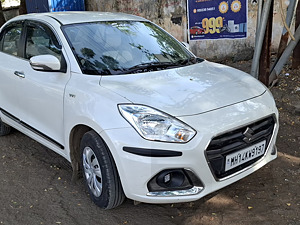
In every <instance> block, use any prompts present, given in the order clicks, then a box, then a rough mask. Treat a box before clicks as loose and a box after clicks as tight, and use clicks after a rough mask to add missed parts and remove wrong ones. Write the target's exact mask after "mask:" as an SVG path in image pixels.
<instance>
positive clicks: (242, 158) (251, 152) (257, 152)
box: [225, 141, 266, 171]
mask: <svg viewBox="0 0 300 225" xmlns="http://www.w3.org/2000/svg"><path fill="white" fill-rule="evenodd" d="M265 149H266V141H261V142H259V143H257V144H255V145H252V146H250V147H247V148H244V149H242V150H240V151H238V152H235V153H232V154H230V155H227V156H226V162H225V171H228V170H231V169H233V168H235V167H237V166H239V165H242V164H243V163H246V162H249V161H250V160H252V159H255V158H257V157H259V156H261V155H263V154H264V153H265Z"/></svg>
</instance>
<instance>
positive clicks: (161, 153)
mask: <svg viewBox="0 0 300 225" xmlns="http://www.w3.org/2000/svg"><path fill="white" fill-rule="evenodd" d="M123 151H125V152H129V153H132V154H135V155H140V156H146V157H177V156H182V152H178V151H171V150H160V149H146V148H134V147H123Z"/></svg>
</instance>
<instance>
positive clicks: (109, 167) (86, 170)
mask: <svg viewBox="0 0 300 225" xmlns="http://www.w3.org/2000/svg"><path fill="white" fill-rule="evenodd" d="M80 151H81V167H82V172H83V179H84V181H85V184H86V187H87V189H88V192H89V194H90V197H91V199H92V201H93V202H94V203H95V204H96V205H97V206H99V207H100V208H103V209H112V208H115V207H117V206H119V205H121V204H122V203H123V201H124V199H125V195H124V192H123V189H122V185H121V181H120V178H119V175H118V171H117V168H116V165H115V162H114V160H113V157H112V155H111V153H110V151H109V149H108V147H107V146H106V145H105V143H104V142H103V140H102V139H101V138H100V136H99V135H98V134H97V133H96V132H94V131H89V132H87V133H85V134H84V135H83V137H82V140H81V144H80Z"/></svg>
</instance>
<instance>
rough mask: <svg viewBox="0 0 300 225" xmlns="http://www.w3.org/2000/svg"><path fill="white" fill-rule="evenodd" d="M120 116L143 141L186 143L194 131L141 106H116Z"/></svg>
mask: <svg viewBox="0 0 300 225" xmlns="http://www.w3.org/2000/svg"><path fill="white" fill-rule="evenodd" d="M118 107H119V110H120V112H121V114H122V116H123V117H124V118H125V119H126V120H127V121H128V122H129V123H130V125H131V126H133V127H134V128H135V129H136V131H137V132H138V133H139V134H140V135H141V136H142V137H143V138H145V139H147V140H151V141H164V142H180V143H186V142H188V141H189V140H191V139H192V138H193V137H194V136H195V134H196V131H195V130H193V129H192V128H191V127H189V126H187V125H186V124H184V123H183V122H181V121H179V120H178V119H176V118H173V117H171V116H169V115H168V114H165V113H163V112H160V111H158V110H155V109H153V108H150V107H148V106H143V105H118Z"/></svg>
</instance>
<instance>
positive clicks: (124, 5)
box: [86, 0, 289, 60]
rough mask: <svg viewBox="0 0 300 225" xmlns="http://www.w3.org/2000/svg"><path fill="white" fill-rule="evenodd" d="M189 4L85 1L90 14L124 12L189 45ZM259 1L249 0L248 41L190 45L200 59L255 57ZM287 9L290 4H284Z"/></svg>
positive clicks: (277, 32) (277, 31)
mask: <svg viewBox="0 0 300 225" xmlns="http://www.w3.org/2000/svg"><path fill="white" fill-rule="evenodd" d="M186 1H187V0H143V1H141V0H110V1H105V0H86V5H87V10H91V11H112V12H125V13H130V14H135V15H139V16H142V17H145V18H147V19H149V20H151V21H152V22H154V23H156V24H158V25H160V26H161V27H163V28H164V29H165V30H167V31H168V32H169V33H171V34H172V35H173V36H174V37H176V38H177V39H178V40H180V41H185V42H186V41H187V16H186V15H187V13H186V5H187V2H186ZM255 2H257V1H254V0H248V37H247V38H246V39H238V40H237V39H235V40H226V39H223V40H202V41H191V43H190V49H191V50H192V52H194V53H195V54H196V55H197V56H200V57H204V58H208V59H215V60H220V59H224V58H231V59H233V60H246V59H250V58H252V56H253V49H254V44H255V32H256V14H257V4H256V3H255ZM283 3H284V7H286V6H287V5H288V4H289V1H288V0H283ZM282 27H283V25H282V20H281V15H280V11H279V1H275V7H274V25H273V41H272V47H273V50H274V51H275V50H276V48H277V46H278V43H279V40H280V37H281V32H282Z"/></svg>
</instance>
